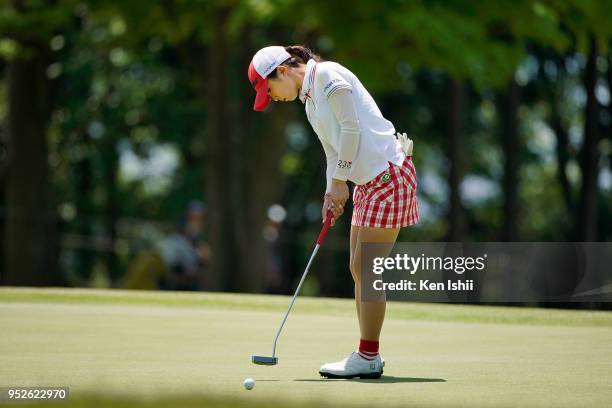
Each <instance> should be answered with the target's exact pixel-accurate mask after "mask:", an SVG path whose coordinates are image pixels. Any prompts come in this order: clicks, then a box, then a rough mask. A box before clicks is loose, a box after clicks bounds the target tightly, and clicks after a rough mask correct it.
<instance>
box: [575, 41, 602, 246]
mask: <svg viewBox="0 0 612 408" xmlns="http://www.w3.org/2000/svg"><path fill="white" fill-rule="evenodd" d="M596 59H597V48H596V43H595V39H594V38H593V37H591V42H590V51H589V57H588V60H587V64H586V69H585V76H584V87H585V90H586V94H587V101H586V107H585V112H584V143H583V146H582V151H581V160H580V164H581V167H582V188H581V191H580V209H579V214H578V215H579V216H578V225H577V228H576V230H577V236H576V238H577V240H579V241H587V242H588V241H596V240H597V176H598V169H599V166H598V164H599V154H598V151H597V147H598V146H597V145H598V143H599V124H598V123H599V116H598V106H597V99H596V98H595V86H596V83H597V66H596Z"/></svg>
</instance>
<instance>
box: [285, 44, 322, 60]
mask: <svg viewBox="0 0 612 408" xmlns="http://www.w3.org/2000/svg"><path fill="white" fill-rule="evenodd" d="M285 50H286V51H287V52H288V53H289V54H291V56H292V57H293V59H297V60H298V62H299V63H301V64H305V63H307V62H308V61H309V60H311V59H313V60H315V61H317V62H319V61H321V57H319V56H318V55H317V54H315V53H314V52H312V50H311V49H310V48H306V47H304V46H303V45H290V46H288V47H285Z"/></svg>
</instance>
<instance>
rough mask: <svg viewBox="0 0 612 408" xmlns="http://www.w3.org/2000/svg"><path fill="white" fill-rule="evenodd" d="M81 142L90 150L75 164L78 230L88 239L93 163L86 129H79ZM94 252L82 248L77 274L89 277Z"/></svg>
mask: <svg viewBox="0 0 612 408" xmlns="http://www.w3.org/2000/svg"><path fill="white" fill-rule="evenodd" d="M78 138H79V142H78V143H80V144H81V145H82V146H83V148H84V150H85V151H86V152H88V153H87V154H86V155H84V156H83V157H82V158H80V159H79V161H78V162H77V163H76V165H75V172H74V174H75V181H74V182H75V184H76V190H77V191H78V194H77V195H76V211H77V220H78V221H77V222H78V225H77V231H78V234H79V235H80V236H81V237H84V239H86V240H88V239H90V238H91V234H92V229H91V219H92V215H93V207H92V202H91V191H92V187H93V183H92V179H91V178H92V163H91V154H90V153H89V152H90V151H91V150H90V149H88V147H89V145H90V141H89V136H88V135H87V133H86V132H85V131H84V130H81V131H78ZM93 261H94V257H93V252H92V250H91V249H90V248H88V247H86V248H81V249H79V250H78V253H77V266H76V269H77V274H78V275H79V277H81V278H83V279H89V277H90V276H91V272H92V268H93Z"/></svg>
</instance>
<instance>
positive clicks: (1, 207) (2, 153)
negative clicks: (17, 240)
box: [0, 123, 7, 285]
mask: <svg viewBox="0 0 612 408" xmlns="http://www.w3.org/2000/svg"><path fill="white" fill-rule="evenodd" d="M6 172H7V163H6V140H5V134H4V123H2V124H0V259H4V247H5V239H4V238H5V237H4V230H5V220H6V216H5V215H6V197H5V191H6ZM4 278H5V275H4V262H0V285H2V284H3V283H4Z"/></svg>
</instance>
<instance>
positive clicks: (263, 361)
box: [251, 210, 334, 365]
mask: <svg viewBox="0 0 612 408" xmlns="http://www.w3.org/2000/svg"><path fill="white" fill-rule="evenodd" d="M333 217H334V214H333V213H332V211H331V210H328V211H327V215H326V216H325V223H323V228H322V229H321V233H320V234H319V238H317V244H316V245H315V247H314V251H312V255H311V256H310V261H308V265H306V269H305V270H304V273H303V274H302V279H300V283H299V284H298V287H297V289H296V290H295V294H294V295H293V299H291V303H289V309H287V313H285V317H284V318H283V321H282V323H281V325H280V327H279V328H278V331H277V332H276V337H275V338H274V345H273V346H272V357H268V356H253V357H252V358H251V361H252V362H253V363H254V364H259V365H276V364H278V357H276V342H277V341H278V336H280V334H281V331H282V330H283V326H284V325H285V321H286V320H287V316H289V312H290V311H291V308H292V307H293V303H294V302H295V298H296V297H297V295H298V293H299V292H300V288H301V287H302V283H304V279H306V275H308V270H310V265H311V264H312V261H313V259H314V258H315V256H316V255H317V252H319V248H320V247H321V245H323V240H324V239H325V236H326V235H327V232H328V231H329V227H330V226H331V221H332V219H333Z"/></svg>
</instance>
